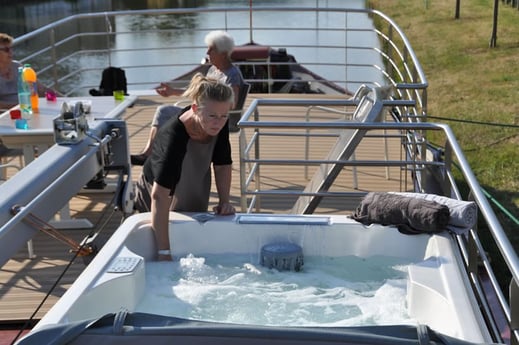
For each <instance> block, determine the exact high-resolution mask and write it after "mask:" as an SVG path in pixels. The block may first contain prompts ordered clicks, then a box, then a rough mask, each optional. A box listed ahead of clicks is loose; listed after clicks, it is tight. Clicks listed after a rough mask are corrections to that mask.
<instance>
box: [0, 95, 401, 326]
mask: <svg viewBox="0 0 519 345" xmlns="http://www.w3.org/2000/svg"><path fill="white" fill-rule="evenodd" d="M256 97H266V95H254V94H252V95H249V99H248V101H247V104H250V101H251V100H252V99H254V98H256ZM268 97H269V98H271V97H273V96H270V95H269V96H268ZM283 97H285V98H286V97H287V95H284V96H283ZM289 97H309V96H308V95H299V96H298V95H290V96H289ZM312 97H313V95H312ZM165 101H168V102H171V101H172V100H171V99H164V98H162V97H159V96H141V97H139V98H138V100H137V102H136V104H135V106H134V107H132V108H129V109H128V110H127V111H126V115H125V119H126V121H127V126H128V130H129V132H130V145H131V151H132V152H134V153H137V152H138V151H139V150H140V148H142V147H143V146H144V144H145V142H146V139H147V135H148V131H149V125H150V123H151V120H152V118H153V114H154V112H155V109H156V107H157V106H159V105H161V104H163V103H165ZM262 116H265V119H271V120H272V121H275V119H280V118H282V119H284V120H286V119H291V120H297V121H300V120H301V118H303V117H302V116H304V114H302V110H301V109H300V108H295V107H271V108H265V109H262ZM315 116H323V117H324V118H326V116H328V115H326V114H325V113H323V114H318V113H317V114H315ZM272 132H275V131H272ZM302 140H303V139H302V137H287V136H266V137H264V138H262V140H261V154H262V156H261V157H262V158H264V159H267V158H268V159H284V158H286V157H292V158H301V159H302V158H303V157H304V150H303V149H302V148H303V147H304V145H302ZM382 140H383V139H382V138H379V137H378V138H377V137H375V138H368V139H366V140H365V141H363V142H362V143H361V145H360V146H359V149H358V151H357V153H356V158H357V159H383V151H384V150H383V149H381V147H383V146H382V145H381V143H382ZM334 141H335V139H334V138H330V137H329V136H328V137H327V136H323V137H322V138H319V139H316V140H315V141H312V143H311V146H310V150H309V158H312V159H324V157H326V154H327V152H328V151H329V149H330V147H331V145H332V144H333V142H334ZM399 143H400V140H399V139H390V140H388V149H389V154H390V156H391V157H393V158H392V159H401V158H400V154H401V152H400V145H399ZM231 144H232V148H233V159H234V162H235V167H234V169H233V185H232V189H231V195H232V202H234V203H235V205H236V208H237V209H238V210H239V201H240V197H239V196H240V178H239V171H238V168H239V164H238V162H239V150H238V134H237V133H232V134H231ZM314 169H317V167H315V166H314V167H313V168H310V169H309V172H308V176H309V177H311V176H312V174H313V171H314ZM140 172H141V167H133V169H132V175H133V176H132V179H133V180H136V179H137V178H138V176H139V174H140ZM389 173H390V175H389V176H390V178H389V179H388V178H387V177H386V170H385V169H381V168H375V167H364V168H359V169H358V171H357V174H358V189H357V190H355V189H354V188H353V187H352V181H353V177H352V170H351V168H347V167H346V168H345V169H344V171H343V173H341V175H340V176H339V177H338V178H337V181H336V184H335V185H334V187H333V188H332V190H335V191H345V190H350V191H368V190H380V191H385V190H402V189H408V188H409V186H408V185H406V184H404V185H401V182H400V180H401V171H400V168H391V169H390V171H389ZM261 182H262V185H263V186H264V188H265V189H268V190H271V191H279V190H285V189H289V190H290V189H292V190H302V189H304V186H305V185H306V184H307V183H308V179H307V178H305V170H304V168H303V167H301V166H293V165H286V166H263V167H262V168H261ZM112 199H113V194H109V193H94V194H80V195H78V196H76V197H75V198H73V199H72V200H71V203H70V208H71V214H72V216H73V217H78V218H87V219H89V220H90V221H91V222H92V223H93V224H94V226H95V227H94V229H81V230H63V231H62V233H63V234H65V235H67V236H69V237H71V238H73V239H75V240H76V241H81V240H82V239H83V238H84V237H86V236H87V235H89V234H90V233H92V232H94V231H99V229H102V230H101V231H100V236H103V237H108V236H110V234H111V233H112V232H113V231H114V230H115V229H116V228H117V227H118V225H119V224H120V222H121V221H122V219H121V214H120V213H119V212H117V211H114V209H113V206H112V205H111V201H112ZM216 200H217V199H216V198H215V194H214V193H213V195H212V198H211V202H212V203H213V202H215V201H216ZM294 201H295V196H289V195H286V196H282V197H279V196H278V197H274V196H265V197H263V198H262V202H261V206H262V212H273V213H283V212H289V211H290V209H291V207H292V205H293V203H294ZM357 201H358V200H357V199H355V200H344V199H341V198H333V199H330V200H328V199H325V200H324V201H323V202H322V204H321V206H320V207H319V209H318V210H317V212H316V213H340V214H344V215H348V214H350V213H351V210H352V209H353V208H354V207H355V206H356V202H357ZM33 242H34V249H35V254H36V258H34V259H29V258H28V255H27V249H26V248H22V249H21V250H20V251H19V252H18V254H17V255H16V256H15V257H13V258H12V259H11V260H10V261H9V262H8V263H7V264H6V265H4V267H2V269H1V270H0V305H1V308H0V325H1V324H3V325H6V324H7V325H8V324H10V323H17V324H19V323H23V321H25V320H28V319H30V318H34V319H40V318H41V317H42V316H43V315H44V314H45V313H46V312H47V311H48V310H49V308H50V307H51V306H52V305H53V304H54V303H55V302H56V301H57V300H58V299H59V298H60V296H62V295H63V294H64V292H65V291H66V290H67V288H68V287H69V286H70V285H71V284H72V283H73V281H74V280H75V279H76V278H77V276H78V275H79V274H80V273H81V271H82V270H83V269H84V267H85V265H84V264H83V262H82V259H80V258H77V259H76V260H72V259H73V257H74V255H73V253H70V252H69V249H68V248H67V247H66V246H65V245H64V244H62V243H60V242H57V241H56V240H54V239H52V238H50V237H48V236H47V235H45V234H42V233H39V234H37V235H36V237H35V238H34V240H33ZM61 276H63V277H62V279H61V280H60V281H59V282H58V283H55V282H56V281H57V280H58V279H59V278H60V277H61ZM47 294H48V295H47ZM40 304H42V305H41V307H40V308H39V310H38V311H37V312H36V311H35V310H36V308H38V306H39V305H40Z"/></svg>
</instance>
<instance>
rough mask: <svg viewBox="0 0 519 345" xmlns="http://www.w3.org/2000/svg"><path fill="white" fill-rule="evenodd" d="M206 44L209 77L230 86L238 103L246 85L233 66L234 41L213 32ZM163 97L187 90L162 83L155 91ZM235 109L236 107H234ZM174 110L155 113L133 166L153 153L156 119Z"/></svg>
mask: <svg viewBox="0 0 519 345" xmlns="http://www.w3.org/2000/svg"><path fill="white" fill-rule="evenodd" d="M205 44H206V45H207V52H206V54H207V56H208V59H209V62H210V63H211V67H210V68H209V70H208V71H207V73H206V76H207V77H210V78H214V79H217V80H220V81H223V82H225V83H227V84H229V85H230V86H231V87H232V89H233V92H234V97H235V99H234V104H236V103H237V97H238V95H239V90H240V86H241V85H242V84H243V83H244V80H243V76H242V74H241V71H240V69H239V68H238V67H236V66H235V65H233V64H232V61H231V53H232V50H233V49H234V39H233V38H232V36H231V35H229V34H228V33H227V32H225V31H220V30H216V31H211V32H210V33H208V34H207V35H206V36H205ZM155 90H156V91H157V93H158V94H159V95H161V96H164V97H168V96H173V95H175V96H180V95H182V93H183V92H184V91H185V89H176V88H172V87H171V86H170V85H168V84H167V83H161V84H160V86H159V87H157V88H156V89H155ZM233 108H234V106H233ZM174 113H175V111H174V110H173V111H172V108H163V109H161V107H159V108H158V109H157V111H156V113H155V118H154V120H153V121H152V123H151V129H150V133H149V134H148V141H147V142H146V145H145V146H144V148H143V149H142V150H141V152H140V153H139V154H136V155H131V157H130V158H131V163H132V164H133V165H143V164H144V162H145V161H146V158H148V156H149V155H150V153H151V150H152V147H153V138H154V136H155V133H156V132H157V128H158V127H160V122H161V121H157V120H156V118H157V117H160V118H168V117H169V116H170V115H171V116H172V114H174Z"/></svg>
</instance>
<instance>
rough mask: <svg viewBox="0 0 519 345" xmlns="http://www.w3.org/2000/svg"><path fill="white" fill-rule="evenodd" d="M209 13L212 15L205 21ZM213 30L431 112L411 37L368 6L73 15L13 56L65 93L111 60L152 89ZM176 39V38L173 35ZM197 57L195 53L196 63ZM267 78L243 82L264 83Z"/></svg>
mask: <svg viewBox="0 0 519 345" xmlns="http://www.w3.org/2000/svg"><path fill="white" fill-rule="evenodd" d="M209 15H211V16H212V17H211V18H218V20H205V19H206V18H207V17H208V16H209ZM265 18H267V19H266V20H265ZM276 18H290V19H291V20H275V19H276ZM298 18H304V20H301V22H298ZM273 23H276V24H277V23H282V24H286V25H284V26H283V25H282V24H277V26H275V25H273ZM211 30H226V31H228V32H229V33H231V34H232V35H233V36H234V38H235V40H236V42H237V44H244V43H248V42H253V41H254V42H258V43H260V44H268V45H270V46H271V47H274V48H286V49H287V52H288V53H289V54H292V55H294V56H295V57H296V59H297V60H298V63H299V64H301V65H303V66H304V67H306V68H307V69H309V70H311V71H314V72H316V73H317V74H318V75H320V76H321V77H322V78H324V79H326V80H327V81H329V82H333V83H336V84H338V85H341V86H343V87H347V88H349V89H351V90H353V91H354V90H355V89H356V88H357V86H359V85H361V84H366V85H370V86H380V85H393V86H395V87H396V89H397V90H398V91H397V93H398V97H400V98H401V99H413V100H415V101H416V103H417V107H415V108H412V109H411V110H412V112H411V113H410V114H411V115H412V116H424V115H425V114H426V113H427V111H426V107H427V93H426V89H427V80H426V78H425V75H424V73H423V70H422V68H421V66H420V64H419V62H418V59H417V58H416V56H415V54H414V51H413V50H412V48H411V45H410V43H409V41H408V40H407V38H406V37H405V35H404V33H403V32H402V30H401V29H400V28H399V27H398V26H397V24H396V23H395V22H394V21H393V20H391V19H390V18H389V17H387V16H386V15H384V14H383V13H381V12H379V11H376V10H371V9H345V8H327V7H317V8H310V7H253V8H252V11H251V9H250V8H248V7H241V8H232V9H231V8H193V9H164V10H140V11H137V10H134V11H114V12H104V13H86V14H78V15H73V16H70V17H67V18H64V19H62V20H59V21H56V22H54V23H52V24H49V25H46V26H44V27H42V28H40V29H38V30H35V31H33V32H31V33H29V34H26V35H23V36H21V37H18V38H16V39H15V42H14V47H15V55H16V56H15V57H16V58H17V59H18V60H20V61H21V62H23V63H31V64H32V65H33V66H34V67H36V69H37V71H38V75H39V79H40V80H41V81H43V83H44V84H46V85H47V86H50V87H53V88H55V89H57V90H58V91H60V92H61V93H63V94H64V95H84V94H86V93H87V92H88V90H89V89H90V88H96V87H98V86H99V80H100V77H101V71H102V70H103V69H104V68H106V67H108V66H111V65H117V66H118V67H121V68H123V69H125V70H126V72H127V77H128V78H127V79H128V87H129V89H133V90H142V89H151V88H153V87H154V86H156V85H158V84H159V83H160V82H162V81H164V80H165V79H169V78H173V77H176V76H179V75H182V74H184V73H185V72H187V71H189V70H191V69H193V68H195V67H196V66H197V65H198V62H197V61H199V59H200V58H202V57H204V56H205V52H206V47H205V45H204V42H203V37H204V36H205V34H207V33H208V32H209V31H211ZM186 31H187V32H189V35H186ZM187 36H189V37H187ZM147 37H155V38H156V37H158V39H146V38H147ZM176 37H181V38H179V39H178V42H177V41H175V40H176ZM186 37H187V38H186ZM174 38H175V39H174ZM193 42H195V43H193ZM193 55H196V56H198V58H197V59H196V60H193ZM366 57H369V58H366ZM258 63H259V62H258ZM267 63H268V64H270V63H271V62H267ZM261 64H264V63H263V62H261ZM276 64H278V65H279V64H280V63H276ZM281 64H282V63H281ZM267 67H269V68H268V70H269V71H270V66H267ZM270 77H271V76H270V75H268V76H266V77H265V78H267V79H260V80H257V79H256V80H247V81H248V82H250V83H258V82H268V83H269V84H270V83H272V82H273V80H272V79H270ZM316 78H318V77H316ZM310 82H311V81H310ZM403 114H404V115H405V114H409V113H408V112H407V111H404V112H403ZM410 118H412V117H410Z"/></svg>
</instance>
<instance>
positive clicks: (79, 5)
mask: <svg viewBox="0 0 519 345" xmlns="http://www.w3.org/2000/svg"><path fill="white" fill-rule="evenodd" d="M228 6H233V7H248V6H249V0H147V1H145V0H134V1H123V0H111V1H109V0H108V1H107V0H97V1H96V0H76V1H57V0H48V1H38V2H32V1H23V0H22V1H19V2H9V3H8V4H4V5H2V10H1V11H0V22H1V23H2V29H1V31H4V32H7V33H9V34H10V35H12V36H14V37H19V36H21V35H23V34H25V33H28V32H31V31H33V30H36V29H38V28H40V27H42V26H44V25H46V24H49V23H51V22H54V21H56V20H58V19H61V18H64V17H67V16H70V15H74V14H79V13H92V12H105V11H118V10H125V11H127V10H139V9H162V8H198V7H228ZM252 6H253V8H254V7H255V6H258V7H259V6H282V7H287V6H297V7H321V8H345V7H348V8H364V6H365V1H364V0H298V1H297V2H295V1H292V0H253V1H252ZM245 17H247V18H245ZM248 17H249V16H243V15H242V16H241V17H239V18H237V19H235V20H239V21H243V22H244V24H243V26H245V27H248V23H249V22H248V20H249V18H248ZM166 20H167V21H170V17H168V18H167V19H166ZM315 20H316V17H315V14H314V13H312V12H297V13H293V14H292V13H289V12H282V13H281V12H280V13H273V12H261V11H258V12H255V14H254V23H253V25H254V24H255V25H258V26H259V27H269V26H270V24H269V23H273V25H274V26H279V27H281V25H282V24H285V23H289V25H290V27H305V28H306V27H310V28H311V27H312V25H314V24H313V23H314V22H315ZM319 20H321V21H329V23H330V24H323V23H321V22H320V23H319V25H330V26H335V27H341V26H344V25H346V23H345V22H346V21H347V20H348V19H344V18H337V17H335V16H334V17H331V16H330V17H326V16H323V17H321V16H320V17H319ZM361 20H365V21H366V23H362V25H366V26H368V27H371V26H372V23H371V20H370V19H369V18H368V17H367V16H365V17H364V19H361ZM245 22H246V23H245ZM160 25H186V27H185V29H182V30H178V31H175V34H174V35H164V34H163V33H160V32H158V31H159V30H155V32H154V29H155V28H157V29H160ZM207 28H211V29H214V28H222V29H224V28H225V23H224V22H223V20H222V16H221V14H218V13H212V12H207V13H201V14H199V15H198V16H196V17H195V18H190V20H189V22H188V23H187V22H186V23H174V24H172V23H170V22H167V23H166V22H165V23H161V19H160V18H149V17H143V16H122V17H120V18H117V22H116V25H115V30H116V31H119V32H136V33H139V31H140V32H146V33H142V34H141V33H139V34H138V35H132V36H129V35H122V36H121V38H119V37H118V39H117V40H116V42H115V46H114V48H115V49H116V50H119V52H116V53H112V54H111V55H110V60H103V59H100V58H99V56H92V57H88V56H87V57H82V58H81V60H80V61H77V62H76V64H80V65H81V66H82V68H83V69H84V70H92V69H98V70H99V71H101V70H102V68H104V67H106V66H107V65H113V66H142V65H145V64H150V65H152V66H164V67H159V68H157V67H154V68H134V69H127V70H126V73H127V79H128V81H129V85H130V86H129V89H130V90H131V89H151V88H152V87H153V86H155V85H156V83H158V82H160V81H164V80H168V79H172V78H174V77H176V76H178V75H181V74H183V73H185V72H187V71H188V70H189V69H190V68H185V70H181V69H179V68H178V67H177V69H175V68H173V67H167V66H166V65H167V64H168V62H167V61H168V59H169V60H171V59H177V63H178V61H181V62H184V61H190V62H191V63H192V62H198V61H200V60H201V59H202V58H203V57H204V56H205V48H204V47H203V39H204V36H205V33H206V32H207ZM232 34H233V36H234V38H235V40H236V44H245V43H248V42H250V38H251V37H250V35H249V32H246V31H242V32H232ZM254 35H255V36H254V37H253V40H254V42H256V43H260V44H268V45H270V46H272V47H284V45H286V42H298V43H299V42H304V43H302V45H306V46H308V47H310V46H316V45H318V43H319V44H320V45H338V46H344V45H345V40H347V42H348V45H355V44H357V42H355V40H357V41H358V42H361V41H363V42H365V41H366V38H365V37H364V36H361V35H360V34H353V35H352V37H351V38H346V39H345V38H344V35H343V34H341V33H339V32H333V31H327V32H326V34H322V35H321V34H317V33H316V34H309V33H308V31H299V32H298V31H297V30H295V31H288V30H287V31H283V30H280V32H276V34H275V35H274V34H272V31H270V32H269V31H268V30H263V31H258V32H257V33H256V32H255V34H254ZM287 36H290V37H287ZM125 37H127V39H125ZM375 40H376V38H375ZM100 41H102V40H100ZM307 41H308V43H307ZM102 43H104V42H102ZM362 44H364V43H359V45H362ZM373 44H376V43H375V42H374V43H373ZM148 46H150V47H160V46H162V47H179V46H193V47H198V48H196V49H190V50H175V51H172V52H169V51H166V52H165V54H158V53H157V51H152V50H150V51H149V52H146V51H139V52H135V51H133V52H132V51H131V50H132V49H133V48H135V47H140V48H142V47H148ZM93 49H95V47H93ZM125 50H126V51H127V52H126V53H125V52H124V51H125ZM121 51H122V53H121ZM364 52H366V51H364ZM288 53H289V54H291V55H294V56H295V58H296V59H297V61H299V62H302V63H303V64H305V66H306V67H307V68H309V69H310V70H312V71H313V72H315V73H316V74H318V75H320V76H322V77H323V78H324V79H327V80H330V81H334V82H336V83H337V84H339V85H341V86H343V87H346V88H348V89H349V90H356V89H357V87H358V86H359V85H360V84H362V83H363V81H364V80H370V81H373V80H380V78H379V77H378V76H368V77H366V74H367V73H370V72H365V71H359V72H352V71H348V70H346V69H345V68H344V67H342V68H338V67H337V66H332V65H333V64H334V61H335V62H338V63H341V61H342V62H343V63H344V61H346V60H348V61H349V63H353V64H355V59H357V60H358V61H359V62H361V63H365V62H366V55H364V56H353V57H352V56H349V54H351V53H346V51H345V49H344V48H338V49H334V50H330V49H326V50H325V49H323V50H316V49H315V48H314V49H308V48H307V49H305V48H304V47H303V48H291V49H290V50H289V51H288ZM146 54H147V55H146ZM347 54H348V56H347ZM366 54H369V53H366ZM15 58H21V57H19V56H16V51H15ZM352 59H353V61H352ZM373 64H374V65H375V64H377V63H376V62H373ZM354 73H357V75H355V74H354ZM377 73H378V72H377ZM165 76H167V77H165ZM43 78H45V77H43ZM99 80H100V72H99V73H89V74H88V75H87V76H82V79H81V83H82V85H90V86H97V85H98V83H99ZM347 80H348V81H360V82H352V83H351V84H350V83H346V81H347ZM141 81H143V82H144V83H140V82H141ZM132 83H133V85H132ZM87 89H88V88H86V87H84V90H87Z"/></svg>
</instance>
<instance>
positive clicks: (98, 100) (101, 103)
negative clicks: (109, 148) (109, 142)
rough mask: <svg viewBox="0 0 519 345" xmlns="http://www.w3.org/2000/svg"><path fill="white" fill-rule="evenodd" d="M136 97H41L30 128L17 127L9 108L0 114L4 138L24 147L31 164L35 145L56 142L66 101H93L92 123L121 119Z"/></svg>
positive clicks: (11, 144) (40, 148)
mask: <svg viewBox="0 0 519 345" xmlns="http://www.w3.org/2000/svg"><path fill="white" fill-rule="evenodd" d="M136 99H137V96H134V95H130V96H125V98H124V101H116V100H115V99H114V98H113V97H112V96H100V97H58V99H57V101H56V102H49V101H47V100H46V99H45V98H40V104H39V112H38V113H35V114H33V116H32V119H30V120H28V122H29V129H16V128H15V125H14V123H15V120H11V117H10V115H9V111H6V112H4V113H2V114H0V137H1V138H2V140H3V142H4V144H5V145H6V146H7V147H19V148H23V153H24V160H25V164H29V163H30V162H31V161H33V160H34V152H35V151H34V149H35V148H36V149H37V150H38V152H40V153H41V152H43V151H45V150H46V149H47V148H49V147H50V146H52V145H54V144H55V142H54V124H53V120H54V119H55V118H56V117H57V116H58V115H60V112H61V106H62V104H63V102H72V101H79V100H89V101H91V102H92V109H91V111H90V113H89V114H87V120H88V122H91V121H94V120H95V119H103V118H105V119H116V118H120V117H121V115H122V114H123V113H124V111H125V110H126V108H128V107H129V106H131V105H132V104H133V103H134V102H135V100H136ZM16 108H17V107H15V108H13V109H16Z"/></svg>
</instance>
